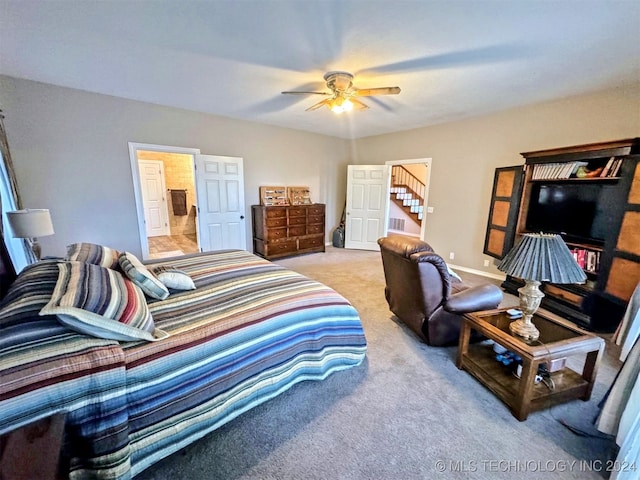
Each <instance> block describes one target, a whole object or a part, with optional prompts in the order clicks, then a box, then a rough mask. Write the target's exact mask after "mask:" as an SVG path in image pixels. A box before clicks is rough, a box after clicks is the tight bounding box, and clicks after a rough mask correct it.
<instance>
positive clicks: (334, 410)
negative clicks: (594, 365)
mask: <svg viewBox="0 0 640 480" xmlns="http://www.w3.org/2000/svg"><path fill="white" fill-rule="evenodd" d="M277 263H279V264H281V265H283V266H286V267H288V268H291V269H292V270H295V271H298V272H300V273H302V274H303V275H306V276H308V277H310V278H313V279H316V280H319V281H321V282H323V283H325V284H327V285H329V286H331V287H332V288H334V289H335V290H337V291H338V292H340V293H341V294H342V295H344V296H345V297H346V298H347V299H349V300H350V301H351V302H352V303H353V304H354V306H355V307H356V308H357V309H358V311H359V312H360V316H361V318H362V322H363V325H364V329H365V334H366V336H367V341H368V352H367V359H366V360H365V362H364V364H362V365H361V366H359V367H356V368H353V369H350V370H347V371H344V372H338V373H335V374H333V375H332V376H330V377H329V378H328V379H326V380H325V381H322V382H303V383H301V384H298V385H296V386H295V387H293V388H292V389H291V390H289V391H287V392H285V393H284V394H282V395H280V396H279V397H277V398H275V399H273V400H271V401H269V402H267V403H265V404H263V405H261V406H258V407H256V408H255V409H253V410H251V411H249V412H247V413H245V414H244V415H241V416H240V417H238V418H236V419H235V420H233V421H231V422H230V423H228V424H227V425H225V426H223V427H221V428H220V429H219V430H217V431H215V432H213V433H211V434H210V435H208V436H207V437H205V438H203V439H202V440H200V441H198V442H196V443H195V444H193V445H191V446H189V447H187V448H185V449H184V450H182V451H180V452H178V453H176V454H174V455H172V456H170V457H168V458H166V459H164V460H162V461H160V462H159V463H157V464H156V465H154V466H152V467H150V468H149V469H147V470H146V471H144V472H142V473H141V474H140V475H139V476H138V477H136V478H139V479H145V480H148V479H157V480H164V479H171V480H178V479H189V480H199V479H202V480H204V479H207V480H214V479H225V480H231V479H261V480H266V479H283V480H284V479H287V480H288V479H291V480H293V479H345V480H346V479H353V480H365V479H367V480H369V479H390V480H391V479H398V480H400V479H402V480H405V479H431V478H453V479H482V480H484V479H491V480H494V479H512V478H518V479H531V480H538V479H545V480H546V479H581V480H584V479H602V478H606V477H607V476H608V475H607V473H606V472H605V471H604V470H605V467H606V461H607V460H610V459H612V458H615V444H614V442H613V441H612V440H611V439H610V438H593V437H589V436H579V435H576V434H574V433H572V432H571V431H570V430H569V429H567V428H565V427H564V426H562V425H561V423H560V422H559V421H558V420H560V419H562V420H565V421H566V422H567V423H569V424H570V425H572V426H573V427H576V428H578V429H581V430H583V431H586V432H588V433H591V434H594V435H599V432H597V431H596V430H595V428H594V427H593V423H592V421H593V419H594V418H595V416H596V415H597V413H598V402H599V401H600V400H601V399H602V397H603V395H604V394H605V392H606V390H607V389H608V387H609V385H610V384H611V382H612V381H613V378H614V376H615V374H616V372H617V370H618V369H619V367H620V363H619V362H618V361H617V360H616V359H617V354H618V351H617V349H616V347H615V345H611V344H610V343H607V352H606V354H605V358H604V359H603V362H602V363H601V364H600V368H599V371H598V372H599V373H598V380H597V383H596V385H595V388H594V392H593V395H592V399H591V400H590V401H588V402H582V401H580V400H577V401H572V402H569V403H566V404H563V405H559V406H556V407H553V408H552V409H550V410H545V411H541V412H536V413H532V414H531V415H529V418H528V419H527V420H526V421H524V422H519V421H518V420H516V419H515V418H514V417H513V416H512V415H511V413H510V412H509V410H508V409H507V407H506V406H505V405H504V404H502V403H501V402H500V401H499V400H498V399H497V398H496V397H495V396H494V395H493V394H492V393H491V392H490V391H489V390H487V389H486V388H484V387H483V386H482V385H480V384H479V383H478V382H477V381H476V380H474V379H473V378H472V377H471V376H470V375H469V374H468V373H466V372H464V371H460V370H458V369H457V368H456V366H455V363H454V362H455V355H456V347H448V348H437V347H429V346H427V345H425V344H423V343H422V342H420V341H419V340H418V338H417V337H416V336H415V335H414V334H413V333H412V332H411V331H410V330H409V329H407V328H406V327H404V326H403V325H402V324H401V323H399V322H398V321H396V320H395V319H394V318H393V316H392V314H391V313H390V312H389V310H388V308H387V304H386V302H385V299H384V276H383V272H382V265H381V262H380V254H379V253H378V252H367V251H359V250H345V249H335V248H331V247H329V248H328V249H327V252H326V253H324V254H322V253H320V254H312V255H305V256H299V257H293V258H288V259H282V260H279V261H277ZM459 273H460V274H461V276H462V277H463V279H465V281H468V282H471V283H477V282H479V281H480V282H481V281H489V280H486V279H484V278H482V277H476V276H474V275H470V274H466V273H464V272H459ZM515 303H516V299H515V298H514V297H513V296H507V297H506V298H505V302H504V304H505V305H513V304H515ZM581 361H582V358H573V359H571V361H570V365H573V366H574V368H575V369H579V368H581V365H582V364H581V363H580V362H581Z"/></svg>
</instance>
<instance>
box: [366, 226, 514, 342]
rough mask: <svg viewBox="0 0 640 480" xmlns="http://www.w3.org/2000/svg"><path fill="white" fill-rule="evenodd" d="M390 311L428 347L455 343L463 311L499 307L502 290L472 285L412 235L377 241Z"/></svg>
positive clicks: (392, 236)
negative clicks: (453, 272) (450, 270)
mask: <svg viewBox="0 0 640 480" xmlns="http://www.w3.org/2000/svg"><path fill="white" fill-rule="evenodd" d="M378 245H380V253H381V254H382V264H383V267H384V275H385V280H386V287H385V289H384V291H385V297H386V299H387V303H388V304H389V309H390V310H391V311H392V312H393V313H394V314H395V315H396V316H397V317H398V318H399V319H400V320H401V321H402V322H403V323H405V324H406V325H407V326H408V327H409V328H411V329H412V330H413V331H414V332H416V333H417V334H418V335H419V336H420V338H422V339H423V340H424V341H425V342H426V343H427V344H428V345H434V346H444V345H454V344H456V343H457V341H458V336H459V334H460V325H461V322H462V315H463V314H465V313H469V312H476V311H479V310H489V309H493V308H496V307H497V306H498V305H499V304H500V302H501V301H502V291H501V290H500V288H499V287H497V286H496V285H493V284H489V283H487V284H485V285H478V286H475V287H469V286H468V285H465V284H464V283H463V282H461V281H460V280H458V279H455V278H452V277H451V275H450V274H449V271H448V268H447V264H446V263H445V261H444V260H443V258H442V257H441V256H439V255H438V254H436V253H435V252H434V251H433V249H432V248H431V246H430V245H429V244H428V243H426V242H423V241H421V240H418V239H416V238H412V237H406V236H403V235H390V236H388V237H383V238H380V239H378Z"/></svg>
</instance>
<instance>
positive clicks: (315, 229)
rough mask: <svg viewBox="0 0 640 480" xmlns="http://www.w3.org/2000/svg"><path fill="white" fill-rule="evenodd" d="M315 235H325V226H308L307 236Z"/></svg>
mask: <svg viewBox="0 0 640 480" xmlns="http://www.w3.org/2000/svg"><path fill="white" fill-rule="evenodd" d="M313 233H324V224H322V225H320V224H317V223H316V224H315V225H307V234H308V235H311V234H313Z"/></svg>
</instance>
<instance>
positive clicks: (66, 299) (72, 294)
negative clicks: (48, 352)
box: [40, 262, 168, 341]
mask: <svg viewBox="0 0 640 480" xmlns="http://www.w3.org/2000/svg"><path fill="white" fill-rule="evenodd" d="M58 270H59V272H58V281H57V282H56V287H55V289H54V291H53V295H52V297H51V301H50V302H49V303H48V304H47V305H45V306H44V308H42V310H40V315H57V317H58V320H59V321H60V322H61V323H63V324H64V325H66V326H68V327H69V328H71V329H72V330H75V331H78V332H80V333H85V334H87V335H91V336H94V337H99V338H108V339H112V340H123V341H136V340H149V341H154V340H160V339H162V338H166V337H167V336H168V334H167V333H166V332H163V331H162V330H159V329H157V328H155V325H154V323H153V318H152V317H151V313H150V312H149V308H148V306H147V302H146V300H145V297H144V293H142V291H141V290H140V289H139V288H138V287H137V286H136V285H134V283H133V282H132V281H130V280H129V279H127V278H125V277H124V276H123V275H122V274H121V273H120V272H116V271H115V270H111V269H108V268H103V267H101V266H99V265H93V264H90V263H84V262H61V263H59V264H58Z"/></svg>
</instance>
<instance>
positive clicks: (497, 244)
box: [484, 138, 640, 332]
mask: <svg viewBox="0 0 640 480" xmlns="http://www.w3.org/2000/svg"><path fill="white" fill-rule="evenodd" d="M639 154H640V138H633V139H626V140H619V141H613V142H603V143H594V144H587V145H577V146H572V147H564V148H555V149H550V150H541V151H535V152H526V153H522V154H521V155H522V156H523V157H524V159H525V164H524V165H518V166H513V167H504V168H498V169H496V172H495V177H494V185H493V192H492V197H491V208H490V211H489V220H488V224H487V233H486V237H485V245H484V253H485V254H487V255H490V256H492V257H495V258H497V259H502V258H503V257H504V256H505V255H506V253H507V252H508V251H509V250H510V249H511V247H512V246H513V245H514V243H515V242H516V241H517V240H518V239H519V237H520V236H521V235H522V234H523V233H527V232H528V231H531V224H532V223H533V224H535V223H538V224H540V225H544V224H545V215H546V217H547V219H548V222H547V223H548V224H549V225H551V226H553V227H554V228H555V229H557V230H559V231H549V232H546V233H559V234H561V235H562V237H563V238H564V240H565V242H566V243H567V246H568V247H569V249H571V250H572V251H575V254H576V256H578V257H579V258H580V262H579V263H581V266H583V268H584V270H585V272H586V274H587V282H586V283H585V284H580V285H554V284H545V285H544V287H543V292H544V294H545V298H544V299H543V302H542V306H543V307H544V308H546V309H547V310H550V311H552V312H554V313H556V314H558V315H561V316H563V317H565V318H567V319H569V320H571V321H573V322H575V323H577V324H578V325H580V326H582V327H585V328H588V329H589V330H594V331H597V332H613V331H614V330H615V328H616V327H617V325H618V323H619V322H620V319H621V318H622V316H623V315H624V311H625V309H626V306H627V304H628V302H629V299H630V298H631V295H632V293H633V290H634V288H635V286H636V285H637V284H638V282H640V155H639ZM579 167H584V168H583V169H582V170H579ZM616 167H617V169H616ZM576 170H578V174H576ZM581 190H583V193H584V195H582V197H584V199H582V200H580V197H581V193H580V191H581ZM541 191H543V192H544V195H547V196H549V195H559V196H560V197H562V196H563V195H567V196H568V195H574V196H575V197H576V198H578V200H576V202H578V201H584V202H585V203H584V205H589V203H588V201H592V199H591V198H590V197H594V196H596V195H597V196H598V198H597V202H595V203H596V204H595V205H594V206H593V212H590V213H588V214H587V213H585V212H576V217H575V218H573V217H570V218H569V219H568V220H567V222H568V223H570V224H571V225H567V227H570V228H567V229H566V230H568V231H564V229H562V228H561V227H562V225H560V224H558V219H561V218H562V215H561V214H560V213H559V212H558V215H557V216H554V210H553V209H554V208H556V207H555V206H553V204H552V206H551V208H549V206H547V207H546V208H547V210H544V209H542V208H540V206H539V204H540V203H543V202H542V201H541V200H540V198H539V196H540V195H543V194H542V193H541ZM567 192H571V193H567ZM557 200H559V202H561V201H562V198H560V199H557ZM576 202H574V203H573V204H571V203H568V202H567V205H576V204H578V203H576ZM558 205H562V204H561V203H558ZM557 208H558V209H561V206H558V207H557ZM535 209H538V210H539V211H536V212H534V213H533V214H531V215H530V213H531V212H532V211H534V210H535ZM565 214H566V212H565ZM595 216H597V220H596V219H595V218H594V217H595ZM534 217H535V218H536V219H537V221H535V222H534V221H533V220H532V218H534ZM580 222H586V223H591V222H593V224H594V226H593V227H592V226H591V225H584V228H580V227H581V225H580ZM596 224H597V225H596ZM590 228H591V230H589V229H590ZM587 232H592V233H587ZM593 232H596V233H593ZM523 284H524V282H523V281H522V280H520V279H518V278H513V277H509V276H508V277H507V279H506V280H505V282H504V283H503V284H502V286H503V288H504V289H505V290H506V291H508V292H510V293H514V294H517V289H518V288H520V287H521V286H522V285H523Z"/></svg>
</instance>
